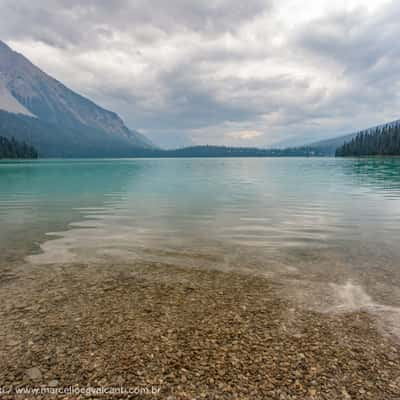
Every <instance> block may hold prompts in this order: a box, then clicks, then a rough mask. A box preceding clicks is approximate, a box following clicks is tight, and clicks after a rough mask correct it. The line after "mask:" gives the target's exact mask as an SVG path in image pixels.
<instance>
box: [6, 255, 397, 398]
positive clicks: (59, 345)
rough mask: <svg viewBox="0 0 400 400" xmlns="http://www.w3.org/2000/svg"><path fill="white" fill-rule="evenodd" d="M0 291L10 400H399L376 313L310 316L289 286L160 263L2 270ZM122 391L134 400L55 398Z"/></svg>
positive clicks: (390, 342) (389, 346) (392, 351)
mask: <svg viewBox="0 0 400 400" xmlns="http://www.w3.org/2000/svg"><path fill="white" fill-rule="evenodd" d="M0 285H1V291H0V302H1V305H2V306H1V308H0V314H1V321H2V324H1V329H0V364H1V368H0V382H1V385H2V387H3V389H2V390H4V393H3V394H2V395H1V399H4V400H6V399H25V398H27V399H28V398H33V397H34V398H35V399H36V398H38V399H41V398H43V399H48V398H63V399H80V398H82V399H83V398H102V399H108V398H110V399H115V398H120V399H122V398H161V399H170V400H172V399H346V400H348V399H373V400H376V399H399V398H400V346H399V342H398V340H397V339H396V338H395V337H393V336H391V335H390V334H388V333H385V332H384V331H383V330H382V329H381V328H380V326H379V323H378V322H377V321H376V319H375V318H374V316H373V315H371V314H370V313H368V312H364V311H356V312H354V311H345V310H344V311H342V312H317V311H312V310H307V309H305V308H303V307H299V303H298V302H297V301H296V302H293V301H291V300H290V297H288V296H285V295H284V293H285V291H286V289H287V288H285V287H284V286H285V282H284V281H283V280H279V279H268V278H267V277H260V276H256V275H253V274H246V273H239V272H233V271H217V270H204V269H196V268H192V267H191V268H185V267H177V266H174V265H165V264H161V263H147V264H132V265H109V266H106V265H68V266H65V265H64V266H62V265H48V266H35V267H32V266H22V265H21V266H19V267H16V266H13V267H12V268H11V267H9V266H8V267H6V266H4V267H2V268H1V270H0ZM115 387H118V388H124V390H126V391H129V390H130V392H124V393H123V394H119V395H116V394H113V393H111V392H109V393H103V394H102V395H101V396H100V395H94V394H93V393H92V394H90V393H89V394H88V393H85V394H83V393H81V394H80V393H78V392H69V393H67V392H66V393H61V392H58V393H57V394H55V392H54V390H55V389H59V388H70V389H71V388H72V390H74V389H75V390H78V389H79V390H82V388H115ZM21 388H47V390H49V388H50V389H52V390H53V392H51V391H49V392H46V393H42V394H35V395H32V394H29V395H27V394H18V393H17V391H18V390H21ZM151 391H153V392H151Z"/></svg>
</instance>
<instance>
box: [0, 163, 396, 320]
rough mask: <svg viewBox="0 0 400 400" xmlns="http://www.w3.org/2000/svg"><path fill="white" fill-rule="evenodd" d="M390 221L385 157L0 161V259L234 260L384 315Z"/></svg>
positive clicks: (391, 302)
mask: <svg viewBox="0 0 400 400" xmlns="http://www.w3.org/2000/svg"><path fill="white" fill-rule="evenodd" d="M399 222H400V159H395V158H393V159H383V158H382V159H360V160H356V159H330V158H308V159H306V158H262V159H131V160H40V161H36V162H2V163H0V264H3V265H4V264H5V263H10V262H18V261H19V260H20V261H21V262H24V260H27V261H28V263H29V264H32V265H42V264H46V265H48V264H59V263H65V264H68V263H106V264H117V263H119V264H124V263H132V262H137V261H140V262H142V261H144V262H146V261H159V262H162V263H172V264H178V265H184V266H189V267H190V266H193V267H200V268H218V269H223V270H240V271H242V272H246V273H256V274H260V276H267V277H272V278H275V279H277V280H278V281H281V282H285V286H286V288H287V291H286V294H287V295H288V296H291V297H292V298H294V299H295V300H296V301H298V302H299V304H304V305H305V306H307V307H314V308H316V309H319V310H331V311H332V310H339V311H340V310H351V309H362V308H363V307H367V308H369V309H372V308H374V310H375V311H376V312H379V310H380V311H382V313H386V314H388V313H389V314H390V315H391V317H390V318H392V319H396V318H397V315H398V313H397V307H400V289H399V288H400V248H399V247H400V246H399V243H400V224H399ZM382 307H386V308H385V309H382Z"/></svg>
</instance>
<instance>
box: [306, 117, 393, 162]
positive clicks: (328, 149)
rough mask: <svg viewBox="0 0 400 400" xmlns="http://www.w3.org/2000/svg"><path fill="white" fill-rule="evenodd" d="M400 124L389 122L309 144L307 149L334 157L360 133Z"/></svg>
mask: <svg viewBox="0 0 400 400" xmlns="http://www.w3.org/2000/svg"><path fill="white" fill-rule="evenodd" d="M399 123H400V120H396V121H391V122H387V123H384V124H380V125H377V126H374V127H372V128H366V129H363V130H361V131H358V132H353V133H349V134H347V135H343V136H338V137H336V138H332V139H326V140H321V141H319V142H314V143H311V144H308V145H307V147H311V148H314V149H317V150H318V151H319V152H323V153H324V154H325V155H328V156H333V155H335V153H336V149H338V148H339V147H342V146H343V145H344V144H345V143H348V142H351V141H352V140H353V139H354V138H355V137H356V136H357V135H359V134H360V133H361V134H369V133H372V132H375V131H376V130H377V129H383V128H390V127H394V126H398V125H399Z"/></svg>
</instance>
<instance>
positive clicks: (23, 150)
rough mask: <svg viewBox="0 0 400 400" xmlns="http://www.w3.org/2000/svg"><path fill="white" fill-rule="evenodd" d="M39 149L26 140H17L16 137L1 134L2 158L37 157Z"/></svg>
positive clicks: (0, 153) (0, 148)
mask: <svg viewBox="0 0 400 400" xmlns="http://www.w3.org/2000/svg"><path fill="white" fill-rule="evenodd" d="M37 157H38V153H37V151H36V150H35V149H34V148H33V147H32V146H30V145H28V144H26V143H25V142H17V141H16V140H15V139H14V138H11V139H7V138H5V137H3V136H0V159H1V158H37Z"/></svg>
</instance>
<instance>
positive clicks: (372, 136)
mask: <svg viewBox="0 0 400 400" xmlns="http://www.w3.org/2000/svg"><path fill="white" fill-rule="evenodd" d="M397 155H400V123H396V124H392V125H386V126H383V127H378V128H374V129H370V130H368V131H363V132H359V133H358V134H357V136H356V137H355V138H354V139H352V140H351V141H350V142H347V143H345V144H343V145H342V146H340V147H339V148H338V149H337V150H336V157H360V156H397Z"/></svg>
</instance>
